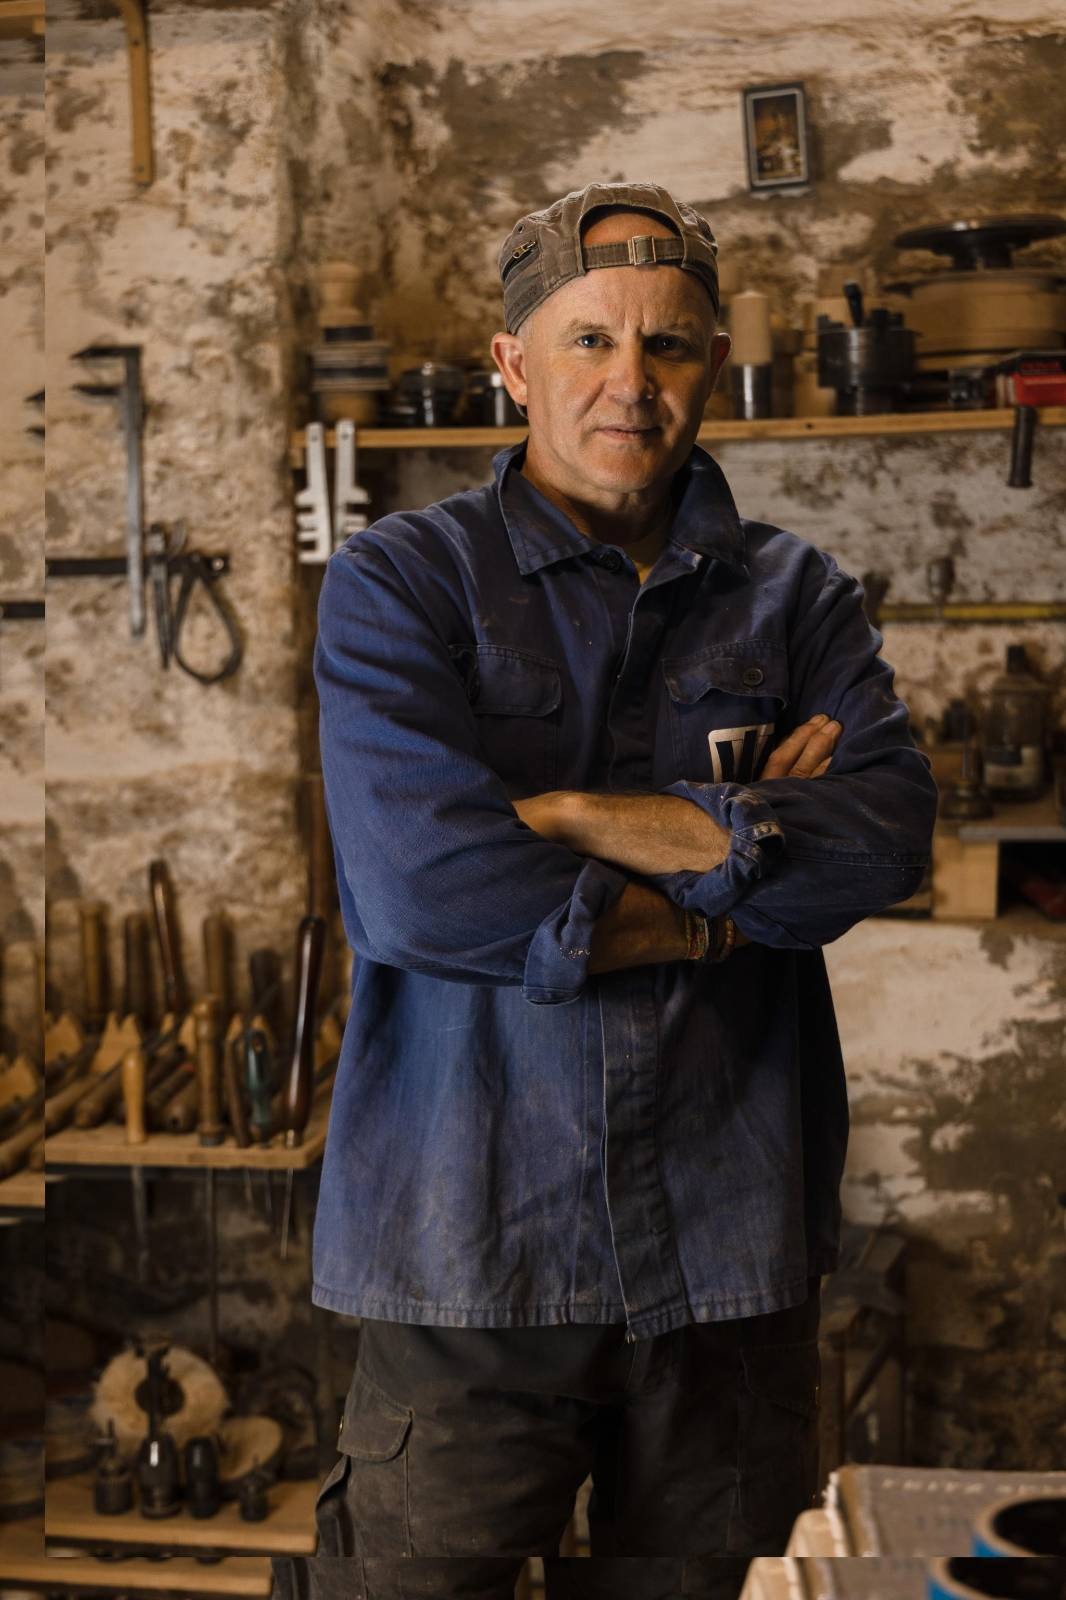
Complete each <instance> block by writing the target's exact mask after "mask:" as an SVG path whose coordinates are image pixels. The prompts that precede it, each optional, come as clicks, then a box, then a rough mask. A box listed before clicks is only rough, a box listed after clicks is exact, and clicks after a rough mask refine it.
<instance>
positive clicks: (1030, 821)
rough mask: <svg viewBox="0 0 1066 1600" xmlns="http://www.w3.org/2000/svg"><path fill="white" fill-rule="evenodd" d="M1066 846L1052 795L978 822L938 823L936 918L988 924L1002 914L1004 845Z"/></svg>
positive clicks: (1002, 807) (1005, 807)
mask: <svg viewBox="0 0 1066 1600" xmlns="http://www.w3.org/2000/svg"><path fill="white" fill-rule="evenodd" d="M1048 842H1052V843H1059V844H1064V843H1066V827H1064V826H1063V824H1062V820H1061V818H1060V817H1059V813H1058V808H1057V806H1056V804H1055V801H1054V799H1053V797H1052V795H1051V794H1047V795H1044V796H1043V797H1042V798H1041V799H1039V800H1027V801H1018V802H1017V803H1015V804H1003V805H999V806H997V807H996V809H995V811H994V812H993V813H992V815H991V816H990V817H980V818H976V819H975V820H973V821H972V822H950V821H947V820H942V821H938V822H937V825H936V832H935V833H934V835H933V916H934V917H936V918H944V919H947V920H948V921H960V920H961V921H970V920H973V921H982V922H987V921H991V920H992V919H993V918H995V917H996V916H997V915H998V913H999V866H1000V846H1001V845H1003V844H1011V843H1014V844H1019V843H1030V844H1043V843H1048Z"/></svg>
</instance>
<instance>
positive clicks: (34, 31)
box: [0, 0, 44, 39]
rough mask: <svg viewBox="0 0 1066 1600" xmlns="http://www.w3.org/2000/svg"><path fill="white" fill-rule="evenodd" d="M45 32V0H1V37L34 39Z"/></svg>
mask: <svg viewBox="0 0 1066 1600" xmlns="http://www.w3.org/2000/svg"><path fill="white" fill-rule="evenodd" d="M43 33H44V0H0V39H33V38H35V37H37V36H39V35H40V34H43Z"/></svg>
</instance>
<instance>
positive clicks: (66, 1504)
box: [44, 1472, 318, 1570]
mask: <svg viewBox="0 0 1066 1600" xmlns="http://www.w3.org/2000/svg"><path fill="white" fill-rule="evenodd" d="M317 1494H318V1483H317V1482H316V1481H314V1480H309V1481H308V1482H306V1483H274V1484H271V1486H270V1488H269V1489H268V1490H267V1498H268V1500H269V1502H270V1515H269V1516H268V1517H267V1518H266V1520H265V1521H264V1522H242V1521H241V1516H240V1511H239V1509H238V1506H237V1503H236V1501H234V1500H228V1501H226V1502H225V1503H224V1504H223V1506H222V1507H221V1509H220V1510H219V1512H218V1514H217V1515H216V1516H214V1517H204V1518H197V1517H190V1516H188V1515H187V1514H186V1513H185V1512H179V1514H178V1515H177V1516H176V1517H167V1518H165V1519H164V1520H162V1521H153V1520H150V1519H149V1518H146V1517H142V1516H141V1514H140V1512H139V1511H138V1510H136V1509H134V1510H133V1511H125V1512H123V1513H122V1515H121V1516H118V1517H101V1516H98V1515H97V1513H96V1512H95V1511H94V1510H93V1479H92V1473H91V1472H85V1473H78V1474H77V1475H76V1476H74V1477H70V1478H55V1479H53V1480H52V1482H51V1483H49V1484H47V1485H46V1486H45V1512H44V1532H45V1539H46V1541H47V1542H48V1543H49V1544H52V1545H85V1546H89V1547H91V1548H93V1549H100V1548H103V1547H104V1546H108V1547H110V1548H121V1547H122V1546H129V1545H134V1546H138V1547H143V1546H144V1545H156V1546H158V1547H159V1548H160V1549H161V1550H173V1551H175V1552H182V1553H186V1554H189V1553H192V1552H193V1551H199V1552H200V1553H203V1554H222V1553H225V1554H227V1555H266V1556H270V1555H289V1556H309V1555H313V1554H314V1551H315V1540H316V1533H315V1498H316V1496H317ZM201 1570H202V1569H201Z"/></svg>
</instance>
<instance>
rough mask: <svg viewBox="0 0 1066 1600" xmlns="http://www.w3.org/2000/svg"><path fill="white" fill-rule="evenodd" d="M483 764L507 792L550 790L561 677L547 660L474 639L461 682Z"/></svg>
mask: <svg viewBox="0 0 1066 1600" xmlns="http://www.w3.org/2000/svg"><path fill="white" fill-rule="evenodd" d="M467 693H468V695H469V697H470V704H471V708H472V710H473V712H474V716H475V718H476V719H477V730H478V739H479V742H480V744H481V749H482V753H483V754H484V758H485V761H486V763H487V764H488V766H490V767H491V768H492V770H493V772H495V773H496V774H497V776H498V777H500V778H502V779H503V782H504V784H505V785H506V787H507V790H508V793H509V794H511V795H512V796H513V797H515V798H518V797H519V796H522V795H530V794H540V793H542V792H543V791H544V790H546V789H554V788H555V785H556V772H557V767H558V748H559V715H560V707H561V705H562V697H563V695H562V680H561V676H560V673H559V668H558V667H556V666H554V665H553V664H552V663H551V662H550V661H546V660H544V659H542V658H541V657H538V656H533V655H529V654H527V653H526V652H524V651H520V650H508V649H506V648H505V647H504V646H502V645H487V644H479V645H478V647H477V657H476V660H475V662H474V663H473V672H472V674H471V678H470V681H469V682H468V686H467Z"/></svg>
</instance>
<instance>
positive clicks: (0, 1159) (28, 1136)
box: [0, 1117, 41, 1178]
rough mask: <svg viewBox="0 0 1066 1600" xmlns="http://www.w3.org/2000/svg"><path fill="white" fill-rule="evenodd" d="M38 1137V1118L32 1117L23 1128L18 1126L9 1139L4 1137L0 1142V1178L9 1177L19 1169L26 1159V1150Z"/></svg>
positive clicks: (28, 1149)
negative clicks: (0, 1142) (17, 1129)
mask: <svg viewBox="0 0 1066 1600" xmlns="http://www.w3.org/2000/svg"><path fill="white" fill-rule="evenodd" d="M40 1137H41V1123H40V1118H38V1117H34V1118H33V1119H32V1120H31V1121H29V1122H28V1123H27V1124H26V1126H25V1127H24V1128H20V1129H19V1131H18V1132H17V1133H13V1134H12V1135H11V1137H10V1139H5V1140H4V1141H3V1143H2V1144H0V1178H10V1176H11V1174H12V1173H13V1172H17V1171H18V1170H19V1168H20V1167H21V1166H22V1165H23V1163H24V1162H25V1160H26V1155H27V1152H28V1151H30V1150H32V1149H33V1147H34V1145H35V1144H37V1142H38V1141H39V1139H40Z"/></svg>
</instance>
